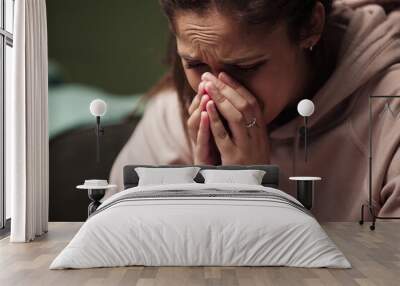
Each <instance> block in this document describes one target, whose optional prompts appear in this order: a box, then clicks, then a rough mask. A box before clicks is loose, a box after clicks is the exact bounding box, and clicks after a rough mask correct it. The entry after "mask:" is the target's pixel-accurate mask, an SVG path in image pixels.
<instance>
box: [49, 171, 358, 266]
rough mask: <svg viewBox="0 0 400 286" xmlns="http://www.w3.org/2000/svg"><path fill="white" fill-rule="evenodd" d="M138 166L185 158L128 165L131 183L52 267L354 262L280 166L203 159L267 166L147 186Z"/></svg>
mask: <svg viewBox="0 0 400 286" xmlns="http://www.w3.org/2000/svg"><path fill="white" fill-rule="evenodd" d="M137 167H147V168H149V167H150V168H153V167H157V168H158V169H161V170H162V168H172V167H174V168H176V167H177V166H145V165H132V166H126V167H125V168H124V185H125V190H124V191H122V192H119V193H117V194H115V195H113V196H111V197H110V198H108V199H107V200H105V201H104V202H103V203H102V205H100V207H99V208H98V209H97V211H96V212H95V213H94V214H93V215H92V216H91V217H89V218H88V220H87V221H86V222H85V224H84V225H83V226H82V227H81V229H80V230H79V232H78V233H77V234H76V235H75V237H74V238H73V239H72V240H71V242H70V243H69V244H68V245H67V247H65V249H64V250H63V251H62V252H61V253H60V254H59V255H58V256H57V257H56V259H55V260H54V261H53V262H52V264H51V265H50V269H65V268H92V267H117V266H129V265H144V266H290V267H309V268H315V267H329V268H350V267H351V265H350V263H349V261H348V260H347V259H346V258H345V256H344V255H343V253H342V252H341V251H340V250H339V249H338V248H337V247H336V245H335V244H334V242H333V241H332V240H331V239H330V238H329V237H328V235H327V234H326V233H325V231H324V230H323V229H322V228H321V226H320V225H319V223H318V222H317V220H316V219H315V218H314V217H313V215H312V214H311V213H310V212H309V211H308V210H307V209H306V208H305V207H304V206H302V205H301V203H300V202H298V201H297V200H296V199H295V198H293V197H292V196H290V195H288V194H286V193H284V192H282V191H281V190H279V180H278V178H279V168H278V167H277V166H273V165H262V166H197V167H199V169H201V170H207V169H223V170H246V169H247V170H263V171H265V175H263V177H262V181H261V184H260V185H250V184H248V185H247V184H234V183H232V184H230V183H224V184H222V183H204V178H203V176H202V175H201V174H200V172H199V173H198V174H197V175H196V177H195V178H194V182H193V183H184V184H158V185H142V186H141V185H138V182H139V176H138V174H137V172H136V171H135V170H138V169H136V168H137ZM181 167H185V166H181Z"/></svg>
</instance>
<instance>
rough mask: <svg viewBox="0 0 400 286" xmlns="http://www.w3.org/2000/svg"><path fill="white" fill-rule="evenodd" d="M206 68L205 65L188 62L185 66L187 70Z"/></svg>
mask: <svg viewBox="0 0 400 286" xmlns="http://www.w3.org/2000/svg"><path fill="white" fill-rule="evenodd" d="M204 66H205V64H204V63H190V62H187V63H186V64H185V68H187V69H195V68H199V67H204Z"/></svg>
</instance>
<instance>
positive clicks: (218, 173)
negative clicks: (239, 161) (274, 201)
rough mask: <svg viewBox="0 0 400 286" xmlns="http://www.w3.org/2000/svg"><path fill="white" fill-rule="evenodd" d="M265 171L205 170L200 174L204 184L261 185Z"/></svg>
mask: <svg viewBox="0 0 400 286" xmlns="http://www.w3.org/2000/svg"><path fill="white" fill-rule="evenodd" d="M265 173H266V172H265V171H263V170H251V169H248V170H245V169H243V170H220V169H205V170H201V171H200V174H201V175H202V176H203V177H204V183H205V184H210V183H226V184H246V185H261V183H262V179H263V178H264V175H265Z"/></svg>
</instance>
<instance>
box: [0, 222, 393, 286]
mask: <svg viewBox="0 0 400 286" xmlns="http://www.w3.org/2000/svg"><path fill="white" fill-rule="evenodd" d="M81 225H82V223H62V222H57V223H50V225H49V232H48V233H47V234H46V235H44V236H42V237H40V238H38V239H37V240H35V241H34V242H32V243H9V239H8V238H5V239H2V240H0V285H2V286H8V285H12V286H17V285H29V286H35V285H40V286H42V285H43V286H45V285H52V286H53V285H57V286H59V285H66V286H72V285H85V286H89V285H96V286H97V285H136V286H164V285H165V286H180V285H193V286H215V285H227V286H249V285H251V286H265V285H289V286H292V285H304V286H319V285H346V286H347V285H348V286H352V285H354V286H357V285H358V286H360V285H361V286H370V285H372V286H380V285H385V286H391V285H393V286H394V285H396V286H397V285H399V283H398V281H399V277H398V274H399V273H400V223H399V222H397V221H385V222H379V223H378V225H377V229H376V230H375V231H370V230H369V228H368V225H364V226H360V225H358V224H357V223H347V222H346V223H325V224H323V228H324V229H325V231H326V232H327V233H328V235H329V236H330V237H331V239H332V240H333V241H334V242H335V243H336V244H337V245H338V247H339V248H340V249H341V250H342V251H343V252H344V254H345V255H346V257H347V258H348V259H349V260H350V262H351V263H352V266H353V268H352V269H347V270H342V269H306V268H289V267H143V266H138V267H117V268H100V269H85V270H54V271H51V270H49V269H48V267H49V265H50V263H51V262H52V260H53V259H54V258H55V256H56V255H57V254H58V253H59V252H60V251H61V250H62V249H63V248H64V247H65V246H66V245H67V243H68V242H69V241H70V240H71V238H72V237H73V236H74V234H75V233H76V232H77V231H78V229H79V228H80V227H81Z"/></svg>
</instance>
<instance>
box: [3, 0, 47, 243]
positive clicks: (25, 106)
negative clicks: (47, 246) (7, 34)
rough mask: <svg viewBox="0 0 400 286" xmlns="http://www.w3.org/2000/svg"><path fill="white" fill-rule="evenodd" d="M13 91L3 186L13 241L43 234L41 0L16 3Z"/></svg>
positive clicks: (44, 143)
mask: <svg viewBox="0 0 400 286" xmlns="http://www.w3.org/2000/svg"><path fill="white" fill-rule="evenodd" d="M14 11H15V19H14V48H13V51H14V63H15V66H14V72H13V79H14V80H13V93H12V94H11V96H10V97H9V98H6V105H7V107H8V108H7V110H6V170H7V171H6V187H7V188H10V190H11V237H10V241H12V242H28V241H31V240H33V239H35V237H36V236H40V235H42V234H43V233H44V232H47V225H48V193H49V192H48V189H49V187H48V185H49V175H48V174H49V170H48V153H49V151H48V125H47V112H48V111H47V95H48V80H47V63H48V60H47V22H46V3H45V0H16V1H15V10H14Z"/></svg>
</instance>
